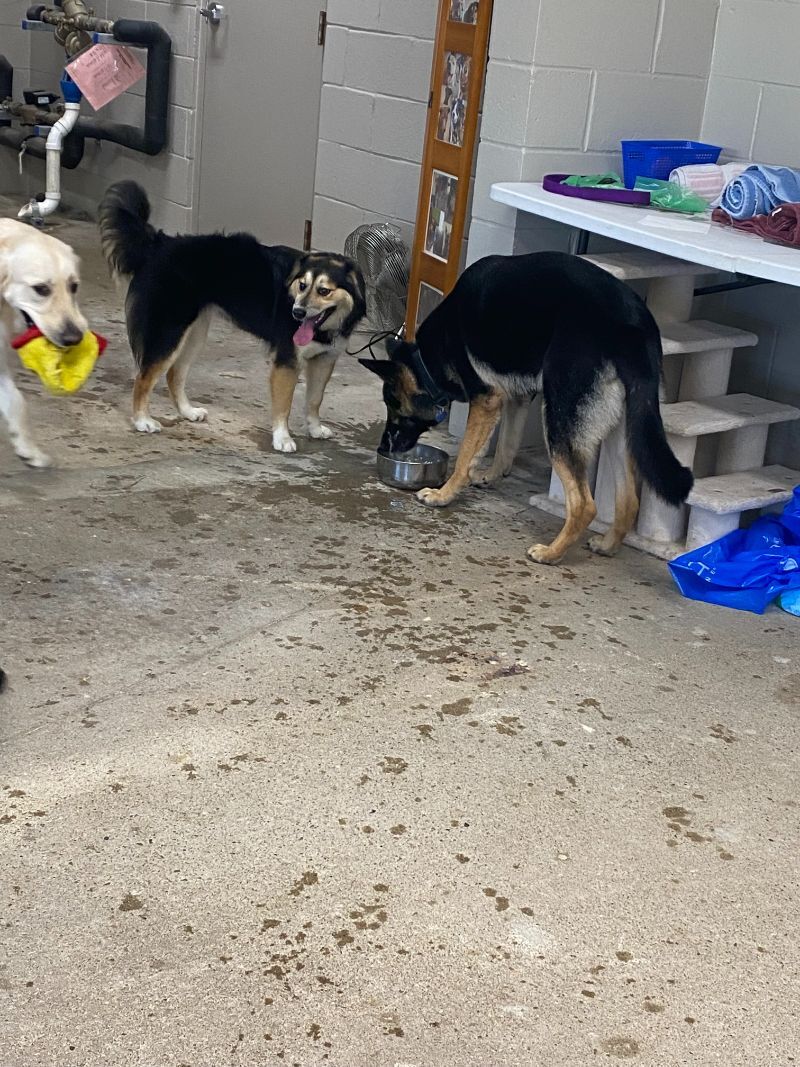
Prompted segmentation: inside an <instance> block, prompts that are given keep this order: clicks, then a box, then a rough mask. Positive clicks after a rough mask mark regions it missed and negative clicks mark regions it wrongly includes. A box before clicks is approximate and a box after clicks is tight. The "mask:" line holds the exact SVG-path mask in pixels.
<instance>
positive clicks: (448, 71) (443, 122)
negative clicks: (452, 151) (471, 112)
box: [436, 52, 472, 148]
mask: <svg viewBox="0 0 800 1067" xmlns="http://www.w3.org/2000/svg"><path fill="white" fill-rule="evenodd" d="M471 63H472V60H471V58H470V57H469V56H465V55H464V54H463V53H462V52H445V54H444V70H443V72H442V85H441V91H440V94H439V119H438V122H437V127H436V136H437V138H438V140H440V141H444V142H445V143H446V144H453V145H456V147H457V148H461V147H462V146H463V144H464V130H465V123H466V119H467V107H468V106H469V72H470V64H471Z"/></svg>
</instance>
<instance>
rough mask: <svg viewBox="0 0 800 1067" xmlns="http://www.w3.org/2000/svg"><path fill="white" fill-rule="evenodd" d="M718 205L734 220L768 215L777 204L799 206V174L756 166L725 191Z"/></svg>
mask: <svg viewBox="0 0 800 1067" xmlns="http://www.w3.org/2000/svg"><path fill="white" fill-rule="evenodd" d="M719 203H720V207H722V208H723V209H724V210H725V211H727V212H728V214H729V215H730V216H731V218H733V219H751V218H752V217H753V216H754V215H768V214H769V213H770V211H774V209H775V208H776V207H777V206H778V204H797V203H800V171H797V170H792V168H791V167H763V166H761V165H760V164H758V163H757V164H755V165H754V166H752V167H748V168H747V170H746V171H745V172H744V173H743V174H740V175H739V177H738V178H734V180H733V181H732V182H730V183H729V184H728V185H727V186H726V187H725V190H724V192H723V194H722V197H721V199H720V202H719Z"/></svg>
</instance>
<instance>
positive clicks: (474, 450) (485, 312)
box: [361, 252, 692, 563]
mask: <svg viewBox="0 0 800 1067" xmlns="http://www.w3.org/2000/svg"><path fill="white" fill-rule="evenodd" d="M387 350H388V352H389V355H390V359H389V360H388V361H387V360H361V362H362V363H363V364H364V366H366V367H368V368H369V369H370V370H371V371H373V372H374V373H375V374H378V375H379V376H380V377H381V378H382V379H383V383H384V385H383V397H384V401H385V403H386V408H387V412H388V420H387V423H386V429H385V430H384V433H383V438H382V440H381V444H380V449H381V451H384V452H406V451H408V450H409V449H410V448H412V447H413V445H414V444H416V442H417V440H418V438H419V436H420V435H421V434H422V433H424V432H425V431H426V430H429V429H430V428H431V427H432V426H434V425H435V424H436V423H437V422H440V421H442V419H443V418H444V416H445V414H446V412H447V409H448V407H449V404H450V402H451V401H453V400H461V401H465V402H468V403H469V415H468V418H467V427H466V432H465V434H464V439H463V441H462V443H461V448H460V449H459V452H458V456H457V458H456V463H455V469H454V471H453V473H452V475H451V477H450V478H449V480H448V481H447V482H446V483H445V485H444V486H443V487H442V488H441V489H422V490H420V491H419V492H418V493H417V499H419V500H420V501H421V502H422V503H423V504H427V505H428V506H429V507H444V506H445V505H447V504H450V503H452V501H453V500H455V498H456V497H457V496H458V494H459V493H460V492H461V491H462V489H464V487H465V486H467V485H469V484H470V482H472V483H473V484H476V483H478V484H487V483H489V482H492V481H494V480H495V479H497V478H499V477H500V476H502V475H506V474H508V473H509V471H510V470H511V466H512V464H513V462H514V457H515V455H516V453H517V450H518V449H519V445H520V441H521V438H522V433H523V430H524V424H525V417H526V414H527V410H528V405H529V403H530V401H531V399H532V398H533V397H534V396H535V395H536V393H537V392H538V391H539V390H541V391H542V393H543V400H544V427H545V439H546V441H547V448H548V451H549V453H550V458H551V460H552V464H553V469H554V470H555V472H556V473H557V474H558V476H559V478H560V479H561V481H562V482H563V485H564V490H565V494H566V520H565V522H564V527H563V529H562V530H561V532H560V533H559V534H558V536H557V537H556V538H555V539H554V541H553V542H552V543H551V544H549V545H533V546H532V548H530V549H529V550H528V556H529V557H530V558H531V559H532V560H534V562H536V563H557V562H558V561H559V560H560V559H561V557H562V556H563V555H564V553H565V552H566V550H567V549H568V548H569V547H570V545H572V544H573V543H574V542H575V541H576V540H577V539H578V538H579V537H580V536H581V534H583V533H584V531H585V530H586V528H587V527H588V526H589V524H590V523H591V522H592V520H593V519H594V517H595V515H596V513H597V509H596V507H595V503H594V500H593V498H592V493H591V490H590V488H589V485H588V483H587V480H586V472H587V466H588V464H589V462H590V459H591V457H592V456H593V454H594V452H595V449H596V448H597V446H598V445H599V443H600V442H601V441H602V440H603V439H604V438H605V437H606V436H607V435H608V434H609V433H610V431H611V430H612V429H613V428H614V427H615V426H616V425H617V424H618V423H619V422H620V420H621V419H622V418H623V415H624V416H625V425H626V431H627V435H626V437H627V447H626V449H625V452H626V455H625V457H624V461H622V457H620V459H621V462H620V463H619V464H618V470H617V472H616V477H617V481H616V511H615V517H614V522H613V524H612V526H611V528H610V529H609V530H608V532H607V533H606V534H604V535H602V536H598V537H595V538H593V539H592V540H591V542H590V548H591V549H592V550H593V551H594V552H598V553H600V554H601V555H613V553H615V552H616V551H617V549H618V548H619V546H620V544H621V543H622V541H623V538H624V537H625V535H626V534H627V533H628V532H629V531H630V529H631V527H632V526H633V523H634V521H635V519H636V514H637V511H638V507H639V500H638V495H637V485H636V473H637V471H638V473H639V474H640V475H641V477H642V478H643V479H644V481H645V482H647V484H648V485H650V486H651V487H652V488H653V489H654V490H655V492H656V493H657V494H658V495H659V496H660V497H661V498H662V499H664V500H666V501H667V502H668V503H670V504H675V505H677V504H680V503H682V502H683V501H684V500H685V499H686V497H687V496H688V494H689V491H690V489H691V488H692V474H691V471H689V470H687V469H686V468H685V467H682V466H681V465H680V463H679V462H678V460H677V459H676V457H675V455H674V454H673V452H672V450H671V449H670V447H669V444H668V443H667V439H666V437H665V435H664V426H663V424H662V422H661V415H660V412H659V405H658V390H659V381H660V371H661V335H660V333H659V330H658V326H657V325H656V322H655V320H654V319H653V316H652V315H651V314H650V312H649V311H648V310H647V308H646V306H645V304H644V302H643V301H642V300H641V299H640V298H639V297H638V296H637V295H636V294H635V293H634V292H633V290H632V289H631V288H629V287H628V286H627V285H625V284H624V283H623V282H620V281H618V280H617V279H615V278H614V277H612V276H611V275H610V274H608V273H606V271H604V270H602V269H601V268H600V267H597V266H595V265H594V264H592V263H588V262H586V261H585V260H582V259H579V258H578V257H576V256H570V255H566V254H564V253H561V252H538V253H534V254H532V255H527V256H488V257H487V258H485V259H482V260H479V261H478V262H477V263H474V264H473V265H472V266H471V267H469V268H468V269H467V270H466V271H465V272H464V273H463V274H462V276H461V278H460V279H459V281H458V283H457V284H456V286H455V288H454V289H453V291H452V292H451V293H450V294H449V296H447V297H446V299H445V300H444V301H443V302H442V303H441V304H440V305H439V306H438V307H437V308H436V309H435V310H434V311H433V312H432V313H431V315H429V316H428V318H427V319H426V320H425V321H424V322H423V323H422V325H421V326H420V327H419V330H418V332H417V338H416V343H410V342H406V341H392V342H387ZM504 408H505V411H504V412H503V409H504ZM501 413H503V422H502V426H501V429H500V437H499V443H498V447H497V452H496V454H495V458H494V462H493V464H492V466H491V468H490V469H489V471H488V472H487V473H486V474H484V475H479V474H478V472H477V461H478V460H479V459H480V458H481V456H482V455H483V453H484V452H485V450H486V448H487V446H488V443H489V440H490V438H491V435H492V431H493V430H494V428H495V426H496V424H497V422H498V420H499V419H500V416H501Z"/></svg>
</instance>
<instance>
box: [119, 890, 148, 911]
mask: <svg viewBox="0 0 800 1067" xmlns="http://www.w3.org/2000/svg"><path fill="white" fill-rule="evenodd" d="M143 907H144V901H143V900H142V899H141V898H140V897H137V896H136V894H135V893H126V894H125V895H124V896H123V898H122V902H121V904H120V905H119V909H118V910H119V911H140V910H141V909H142V908H143Z"/></svg>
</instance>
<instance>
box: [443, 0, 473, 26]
mask: <svg viewBox="0 0 800 1067" xmlns="http://www.w3.org/2000/svg"><path fill="white" fill-rule="evenodd" d="M479 7H480V0H450V21H451V22H468V23H470V25H473V26H474V25H475V23H476V22H477V21H478V8H479Z"/></svg>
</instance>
